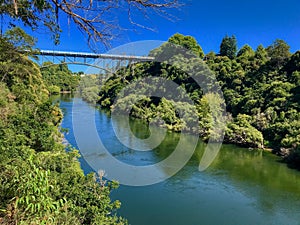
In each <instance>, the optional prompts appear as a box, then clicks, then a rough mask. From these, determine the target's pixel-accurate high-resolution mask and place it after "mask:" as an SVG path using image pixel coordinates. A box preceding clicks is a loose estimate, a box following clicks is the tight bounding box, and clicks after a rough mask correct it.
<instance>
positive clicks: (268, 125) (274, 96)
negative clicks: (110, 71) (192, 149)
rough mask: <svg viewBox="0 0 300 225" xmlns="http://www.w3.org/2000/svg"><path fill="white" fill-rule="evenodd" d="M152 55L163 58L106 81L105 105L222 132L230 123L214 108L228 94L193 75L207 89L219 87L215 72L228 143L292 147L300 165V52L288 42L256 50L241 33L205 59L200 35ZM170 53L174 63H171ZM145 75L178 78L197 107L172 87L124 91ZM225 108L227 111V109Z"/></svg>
mask: <svg viewBox="0 0 300 225" xmlns="http://www.w3.org/2000/svg"><path fill="white" fill-rule="evenodd" d="M174 44H176V45H178V46H182V48H180V47H178V46H177V47H174ZM187 50H188V51H187ZM150 55H152V56H155V57H156V61H158V62H145V63H137V64H134V65H131V66H129V67H127V68H123V69H121V70H119V71H118V72H117V73H116V74H115V75H114V76H112V77H111V78H110V79H108V80H107V82H106V83H105V85H104V86H103V87H102V89H101V91H100V94H99V95H100V100H99V103H100V104H101V106H102V107H108V108H111V109H112V110H119V111H120V112H123V113H124V112H125V113H129V114H130V115H131V116H134V117H138V118H143V119H145V120H147V121H149V122H154V123H157V124H158V125H161V126H165V127H167V128H169V129H172V130H175V131H182V130H183V131H188V132H195V131H197V132H196V133H199V134H200V136H201V137H202V138H203V139H204V140H207V139H208V138H209V137H210V136H211V135H212V136H214V135H215V134H214V133H212V131H213V129H212V128H213V127H214V126H215V125H216V124H220V123H222V122H224V121H216V119H215V118H218V117H217V116H215V115H213V114H214V112H215V111H218V110H215V109H213V110H212V109H211V108H210V107H209V104H208V103H211V102H215V103H216V102H218V104H216V105H219V106H222V98H220V97H221V96H219V95H217V94H214V91H212V90H213V88H212V89H211V90H210V89H207V90H203V87H202V88H200V87H199V85H197V83H196V82H195V80H194V79H195V78H194V79H192V78H191V76H190V75H191V74H192V76H195V77H197V76H198V77H199V76H200V77H201V80H202V82H203V83H205V84H206V87H208V86H210V87H213V86H214V84H213V83H211V82H213V79H212V78H211V75H212V74H213V75H214V76H215V77H216V79H217V82H218V84H219V85H220V87H221V89H222V93H223V96H224V99H225V104H226V111H227V115H226V132H225V142H227V143H234V144H238V145H242V146H247V147H259V148H264V147H269V148H272V149H274V150H275V151H277V152H278V153H281V154H282V153H283V152H285V155H286V156H287V157H286V160H287V161H288V162H289V163H292V164H293V165H294V166H297V167H300V162H299V145H300V112H299V107H300V104H299V99H300V98H299V95H300V92H299V91H300V88H299V86H300V51H299V52H296V53H294V54H291V53H290V51H289V46H288V44H287V43H285V42H284V41H283V40H276V41H274V43H273V44H272V45H270V46H268V47H266V48H265V47H263V46H262V45H260V46H258V47H257V49H256V50H253V49H252V48H251V47H250V46H249V45H245V46H243V47H242V48H241V49H239V50H238V48H237V40H236V38H235V36H231V37H229V36H226V37H224V39H223V40H222V42H221V44H220V51H219V53H215V52H210V53H208V54H206V55H205V56H204V54H203V51H202V48H201V46H200V45H199V44H197V41H196V40H195V39H194V38H192V37H190V36H184V35H181V34H175V35H174V36H172V37H171V38H170V39H169V40H168V42H167V43H165V44H163V45H162V46H161V47H159V48H158V49H155V50H153V51H152V52H151V53H150ZM203 56H204V57H203ZM166 57H169V58H168V60H169V61H164V60H165V59H166ZM202 57H203V58H202ZM202 59H203V61H202ZM159 62H162V63H159ZM170 64H172V65H170ZM208 68H209V69H210V71H209V69H208ZM187 71H188V73H187ZM195 72H196V74H195ZM145 77H161V78H166V79H168V80H171V81H174V82H175V83H177V84H178V85H179V86H180V87H182V88H183V89H184V90H185V92H187V93H188V95H189V97H190V99H192V100H193V105H194V107H195V109H196V111H193V110H192V109H190V108H191V107H190V106H189V105H190V104H189V103H187V102H184V101H182V100H179V99H177V100H176V99H175V100H174V95H172V94H171V95H172V96H171V95H170V96H169V97H168V94H167V92H165V93H166V96H164V97H163V98H153V97H150V96H146V95H145V96H144V98H142V99H139V100H138V101H137V97H136V96H135V95H134V94H133V93H131V92H128V91H122V92H120V90H122V89H123V88H125V87H126V86H128V85H129V84H130V83H132V82H134V81H137V80H139V79H141V78H145ZM196 79H197V78H196ZM155 86H156V87H157V86H158V87H159V86H161V84H160V83H155V82H154V83H152V84H151V85H150V84H148V85H147V84H144V87H140V86H134V87H133V88H131V90H132V89H134V90H135V91H136V93H137V94H141V93H142V92H143V91H144V90H143V88H144V89H147V88H148V89H153V90H154V88H155ZM125 89H126V88H125ZM137 90H139V91H137ZM119 92H120V93H119ZM117 96H118V98H116V97H117ZM175 106H176V107H175ZM181 110H182V111H184V113H186V114H188V115H187V118H189V119H188V120H190V121H192V120H193V118H194V117H196V115H195V114H193V113H194V112H196V113H197V117H198V118H199V123H198V125H199V126H196V127H195V126H194V127H191V126H189V124H187V123H186V122H183V121H182V120H181V119H180V116H179V113H178V111H181ZM218 112H219V113H223V112H222V107H221V108H219V111H218ZM155 118H160V119H159V120H157V119H155ZM161 119H162V120H163V121H164V122H162V120H161ZM194 125H195V124H194Z"/></svg>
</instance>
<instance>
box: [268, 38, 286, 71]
mask: <svg viewBox="0 0 300 225" xmlns="http://www.w3.org/2000/svg"><path fill="white" fill-rule="evenodd" d="M266 50H267V52H268V55H269V57H270V58H271V59H270V60H271V63H272V64H273V65H274V66H275V67H277V68H278V67H280V66H282V65H283V64H284V63H285V62H287V60H288V58H289V57H290V56H291V53H290V46H289V45H288V44H287V43H286V42H285V41H284V40H280V39H277V40H275V41H274V42H273V44H272V45H270V46H269V47H267V49H266Z"/></svg>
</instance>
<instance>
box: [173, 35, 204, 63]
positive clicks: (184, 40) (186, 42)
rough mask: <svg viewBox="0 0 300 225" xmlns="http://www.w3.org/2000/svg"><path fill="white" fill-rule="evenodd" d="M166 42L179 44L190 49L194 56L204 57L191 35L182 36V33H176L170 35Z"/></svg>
mask: <svg viewBox="0 0 300 225" xmlns="http://www.w3.org/2000/svg"><path fill="white" fill-rule="evenodd" d="M168 42H169V43H172V44H175V45H180V46H182V47H183V48H185V49H187V50H190V51H192V52H193V53H194V54H195V55H196V56H199V57H200V58H203V57H204V52H203V50H202V48H201V46H200V45H199V44H198V43H197V41H196V39H195V38H194V37H192V36H184V35H182V34H179V33H177V34H174V35H173V36H172V37H170V38H169V40H168Z"/></svg>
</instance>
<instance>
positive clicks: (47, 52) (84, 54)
mask: <svg viewBox="0 0 300 225" xmlns="http://www.w3.org/2000/svg"><path fill="white" fill-rule="evenodd" d="M37 55H44V56H62V57H80V58H90V59H114V60H132V61H153V60H154V57H149V56H133V55H114V54H96V53H87V52H65V51H51V50H40V51H39V52H38V53H37Z"/></svg>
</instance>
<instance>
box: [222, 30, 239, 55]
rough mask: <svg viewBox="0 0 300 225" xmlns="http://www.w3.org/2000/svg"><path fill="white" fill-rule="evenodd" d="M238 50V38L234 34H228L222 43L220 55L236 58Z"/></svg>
mask: <svg viewBox="0 0 300 225" xmlns="http://www.w3.org/2000/svg"><path fill="white" fill-rule="evenodd" d="M236 52H237V40H236V37H235V36H234V35H232V36H231V37H229V36H228V35H226V36H225V37H224V38H223V40H222V42H221V45H220V55H221V56H227V57H228V58H230V59H234V58H235V56H236Z"/></svg>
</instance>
